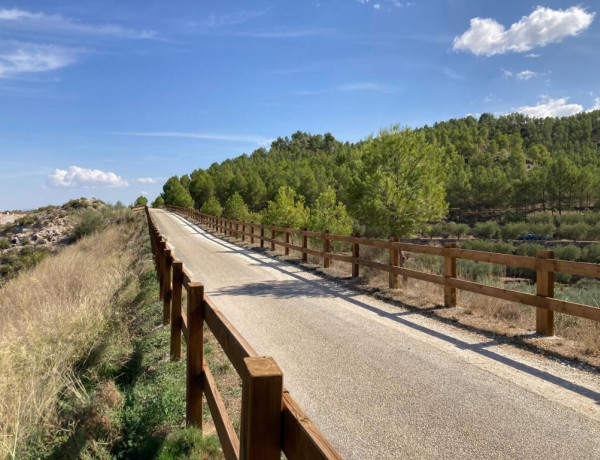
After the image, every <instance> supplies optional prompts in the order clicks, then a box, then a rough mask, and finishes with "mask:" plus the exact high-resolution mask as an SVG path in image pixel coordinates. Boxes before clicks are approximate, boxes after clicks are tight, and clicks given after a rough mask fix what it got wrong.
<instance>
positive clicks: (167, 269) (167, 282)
mask: <svg viewBox="0 0 600 460" xmlns="http://www.w3.org/2000/svg"><path fill="white" fill-rule="evenodd" d="M172 263H173V258H172V256H171V250H170V249H165V251H164V260H163V264H164V270H163V286H164V289H163V290H164V294H163V324H164V325H167V324H169V321H171V295H172V292H171V265H172Z"/></svg>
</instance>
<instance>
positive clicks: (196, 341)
mask: <svg viewBox="0 0 600 460" xmlns="http://www.w3.org/2000/svg"><path fill="white" fill-rule="evenodd" d="M188 286H189V287H188V293H187V296H188V298H187V299H188V301H187V320H188V324H187V327H188V340H187V378H186V389H187V394H186V420H187V424H188V425H193V426H196V427H198V428H200V429H202V390H203V386H204V385H203V381H204V376H203V374H202V369H203V368H202V363H203V360H204V349H203V344H204V317H203V310H204V285H203V284H202V283H190V284H189V285H188Z"/></svg>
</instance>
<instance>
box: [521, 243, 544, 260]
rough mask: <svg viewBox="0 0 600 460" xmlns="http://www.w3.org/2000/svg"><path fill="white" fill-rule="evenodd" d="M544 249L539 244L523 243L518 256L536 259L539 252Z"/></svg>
mask: <svg viewBox="0 0 600 460" xmlns="http://www.w3.org/2000/svg"><path fill="white" fill-rule="evenodd" d="M543 249H544V246H542V245H541V244H539V243H522V244H520V245H518V246H517V255H520V256H526V257H536V256H537V252H538V251H541V250H543Z"/></svg>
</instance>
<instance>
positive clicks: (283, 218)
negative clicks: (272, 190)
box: [264, 186, 309, 228]
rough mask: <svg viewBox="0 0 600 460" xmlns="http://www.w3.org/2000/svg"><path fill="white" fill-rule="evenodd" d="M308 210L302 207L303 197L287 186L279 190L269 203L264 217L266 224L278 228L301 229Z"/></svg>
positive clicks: (306, 219)
mask: <svg viewBox="0 0 600 460" xmlns="http://www.w3.org/2000/svg"><path fill="white" fill-rule="evenodd" d="M308 213H309V210H308V208H307V207H305V206H304V197H303V196H302V195H297V193H296V191H295V190H294V189H293V188H291V187H288V186H283V187H280V188H279V191H278V192H277V196H276V197H275V199H274V200H273V201H269V204H268V206H267V210H266V212H265V215H264V222H265V223H266V224H271V225H278V226H280V227H291V228H301V227H303V226H304V225H305V224H306V223H307V221H308V215H309V214H308Z"/></svg>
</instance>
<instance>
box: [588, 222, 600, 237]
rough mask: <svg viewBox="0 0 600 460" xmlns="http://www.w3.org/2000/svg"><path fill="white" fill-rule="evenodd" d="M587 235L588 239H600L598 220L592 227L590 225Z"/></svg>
mask: <svg viewBox="0 0 600 460" xmlns="http://www.w3.org/2000/svg"><path fill="white" fill-rule="evenodd" d="M587 237H588V238H589V239H590V240H600V222H598V223H597V224H595V225H594V226H593V227H590V229H589V230H588V234H587Z"/></svg>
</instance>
